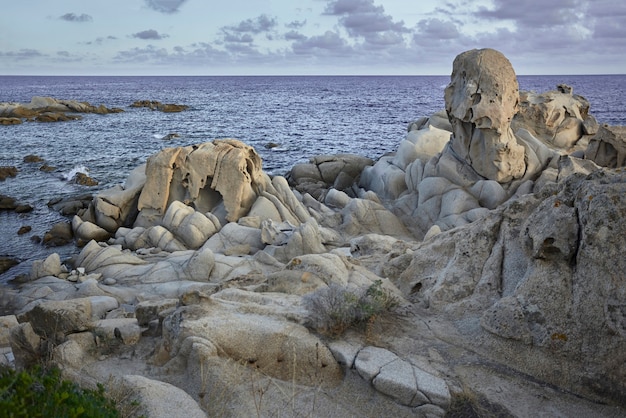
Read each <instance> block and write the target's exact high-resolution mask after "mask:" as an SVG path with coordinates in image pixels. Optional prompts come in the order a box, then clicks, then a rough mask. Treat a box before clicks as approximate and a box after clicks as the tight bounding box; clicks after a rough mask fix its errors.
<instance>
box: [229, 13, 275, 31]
mask: <svg viewBox="0 0 626 418" xmlns="http://www.w3.org/2000/svg"><path fill="white" fill-rule="evenodd" d="M277 24H278V23H277V22H276V18H273V17H269V16H267V15H265V14H263V15H260V16H258V17H256V18H255V19H246V20H244V21H241V22H239V24H237V25H235V26H224V27H223V28H222V30H223V31H226V32H246V33H253V34H259V33H263V32H269V31H271V30H272V29H273V28H274V27H276V25H277Z"/></svg>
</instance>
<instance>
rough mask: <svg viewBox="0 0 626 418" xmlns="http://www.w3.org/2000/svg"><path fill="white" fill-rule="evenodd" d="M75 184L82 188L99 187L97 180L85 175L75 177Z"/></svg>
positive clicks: (79, 174)
mask: <svg viewBox="0 0 626 418" xmlns="http://www.w3.org/2000/svg"><path fill="white" fill-rule="evenodd" d="M74 183H76V184H80V185H81V186H89V187H91V186H97V185H98V181H97V180H94V179H93V178H91V177H89V176H88V175H87V174H85V173H76V176H75V177H74Z"/></svg>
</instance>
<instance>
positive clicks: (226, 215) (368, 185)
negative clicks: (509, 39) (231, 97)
mask: <svg viewBox="0 0 626 418" xmlns="http://www.w3.org/2000/svg"><path fill="white" fill-rule="evenodd" d="M559 89H560V90H557V91H555V92H549V94H545V95H531V94H528V95H522V97H521V104H520V105H521V107H522V108H523V110H522V113H523V114H521V115H519V114H518V115H519V116H513V115H515V112H516V110H517V106H518V101H519V100H520V98H519V97H518V96H517V94H518V93H517V82H516V80H515V75H514V72H513V70H512V68H510V63H509V62H508V60H506V58H504V57H503V56H502V55H501V54H499V53H497V52H496V51H493V50H481V51H469V52H468V53H464V54H462V55H461V56H459V58H458V59H457V60H456V61H455V66H454V73H453V76H452V80H451V83H450V86H449V87H448V88H447V89H446V109H447V112H446V113H441V112H440V113H437V114H435V115H432V116H431V117H429V118H422V119H420V120H417V121H416V122H414V123H412V124H411V125H410V127H409V132H408V134H407V136H406V138H405V140H404V141H402V142H401V143H400V145H399V147H398V151H397V152H396V153H395V154H394V155H387V156H384V157H382V158H381V159H379V160H378V161H377V162H376V163H375V164H374V165H369V164H361V162H363V161H361V160H360V159H357V160H358V161H357V163H355V164H354V165H350V163H347V162H346V160H345V156H336V157H328V158H322V157H319V158H317V159H315V160H314V161H316V162H315V163H312V164H310V165H306V164H305V165H302V166H300V167H298V168H297V169H295V170H294V171H292V175H293V178H292V179H291V180H292V181H296V182H298V181H300V180H302V181H301V182H300V183H299V184H300V186H303V187H300V186H298V185H296V188H298V187H300V188H299V189H298V190H295V191H294V190H292V189H291V188H290V186H289V183H288V181H287V180H286V179H285V178H283V177H280V176H276V177H274V178H271V179H270V177H269V176H268V175H266V174H265V173H263V171H262V169H261V161H260V158H259V157H258V155H257V154H256V152H255V151H254V150H253V149H252V148H250V147H248V146H246V145H244V144H242V143H240V142H238V141H236V140H216V141H213V142H208V143H204V144H199V145H194V146H189V147H181V148H168V149H164V150H163V151H162V152H161V153H159V154H157V155H155V156H153V157H152V158H151V159H150V161H149V162H148V164H147V165H146V166H142V167H139V168H138V169H137V170H135V171H134V172H133V173H132V174H131V175H130V176H129V178H128V180H127V182H126V184H125V185H124V186H123V187H116V188H113V189H110V190H107V191H103V192H100V193H98V194H97V195H96V196H94V198H93V201H92V203H91V204H90V205H89V208H87V209H83V210H79V211H77V215H78V216H77V217H76V218H74V219H75V221H74V225H73V226H74V228H73V229H74V232H75V234H76V236H77V237H78V238H79V241H86V240H88V239H91V238H93V239H95V240H91V241H89V242H88V243H87V244H86V245H85V247H84V248H83V249H82V250H81V252H80V254H79V255H77V256H75V257H74V258H73V259H72V262H71V264H72V265H71V267H70V266H64V265H62V264H61V260H60V257H59V256H58V255H53V256H50V257H48V259H46V260H45V261H41V262H36V263H34V265H33V268H32V271H31V280H30V281H26V282H24V283H21V284H20V285H19V287H17V288H16V289H7V292H6V296H5V295H4V294H3V295H1V296H2V298H0V302H2V301H4V302H5V303H6V304H7V306H9V304H8V301H9V300H10V302H11V304H10V306H11V311H10V313H15V314H16V316H15V317H9V319H7V320H6V321H4V322H3V320H0V324H4V323H6V324H8V325H6V326H5V328H6V329H10V330H9V331H8V335H9V337H8V339H9V340H10V341H9V342H10V345H11V349H10V350H12V351H11V352H12V353H15V363H16V364H17V365H18V366H20V367H21V366H24V365H27V364H32V363H35V362H37V361H40V359H41V356H42V355H43V354H44V353H46V355H47V356H49V357H50V358H51V359H52V360H53V361H54V362H55V363H57V364H59V365H61V366H62V367H63V368H64V372H65V373H66V374H68V375H69V376H72V377H73V378H75V379H77V380H81V381H82V380H85V381H87V382H91V383H93V382H94V381H103V380H107V379H109V378H110V377H111V376H113V377H115V378H117V379H122V380H124V379H126V380H127V381H129V375H130V376H134V377H132V378H130V383H131V384H130V386H128V388H129V389H128V391H130V392H134V391H135V390H138V391H139V392H140V393H142V395H141V399H143V402H145V407H146V408H147V409H146V411H152V412H150V413H155V414H161V413H163V414H168V415H169V414H171V413H172V412H171V409H167V408H169V407H170V406H171V405H163V404H162V403H160V402H157V400H155V396H152V395H151V396H146V397H144V395H143V392H144V391H145V392H147V393H152V394H153V395H154V394H155V393H156V394H158V395H157V396H156V397H157V398H158V397H163V396H166V395H165V394H166V393H168V394H172V395H167V396H172V399H173V401H172V405H180V406H179V407H178V408H179V409H180V410H177V411H176V413H179V412H180V411H182V410H185V411H189V412H185V414H187V413H188V414H190V415H191V416H193V414H196V413H197V412H198V405H199V406H200V407H201V408H202V409H203V410H204V411H206V412H207V413H208V414H209V415H211V416H254V415H263V416H265V415H267V416H273V415H279V414H280V415H289V414H291V415H294V416H296V415H301V414H302V411H307V413H308V412H309V411H314V412H312V413H314V414H317V415H319V416H352V415H359V416H398V417H404V416H406V417H408V416H432V417H442V416H445V415H446V413H448V412H450V413H454V412H458V411H459V408H461V409H462V408H463V406H462V405H459V404H460V403H461V404H462V402H470V403H473V404H474V405H475V406H476V407H478V408H481V409H482V410H484V411H486V412H485V413H486V414H487V413H489V414H492V415H495V416H536V415H541V414H545V413H546V411H549V413H550V414H551V415H555V416H599V417H613V416H623V415H624V411H625V408H626V399H625V398H624V393H626V386H625V383H624V382H626V368H625V366H624V365H625V364H626V322H625V320H624V317H625V315H626V308H625V307H626V293H625V291H624V289H626V283H624V277H625V276H624V272H625V271H626V264H624V263H625V261H624V257H623V254H622V253H623V249H624V248H625V247H626V242H625V240H626V238H625V237H626V230H625V228H626V223H624V222H623V219H624V218H625V217H626V200H625V199H626V198H625V196H626V173H624V172H623V171H622V170H621V169H619V168H618V169H613V168H607V167H601V166H599V165H598V162H602V163H604V164H605V165H610V166H615V167H618V166H619V165H620V164H618V162H619V161H621V160H622V158H621V157H620V156H621V155H622V154H621V153H622V151H621V148H620V145H619V141H617V138H618V136H619V132H620V131H619V129H617V130H616V129H613V128H610V127H604V128H599V131H598V134H597V135H596V139H597V141H596V140H591V141H590V145H589V148H588V154H587V155H588V157H587V159H580V158H577V157H576V156H582V155H583V153H582V152H581V149H583V148H584V147H585V146H586V140H587V139H588V138H587V137H589V136H590V135H592V133H593V132H594V130H595V129H596V128H595V127H594V123H593V122H594V121H593V119H592V117H591V116H590V115H589V114H588V104H587V103H586V101H585V100H584V99H583V98H580V97H579V96H575V95H573V94H572V92H571V90H570V89H568V88H567V87H566V86H561V87H559ZM553 102H554V103H553ZM553 105H558V106H553ZM605 131H606V132H605ZM579 135H580V136H579ZM611 135H613V136H611ZM602 144H603V145H602ZM609 144H613V145H611V146H610V147H609ZM594 147H595V148H594ZM611 147H613V149H611ZM594 149H596V150H597V152H596V151H593V150H594ZM574 150H575V151H574ZM572 152H575V154H574V155H571V153H572ZM594 153H595V154H594ZM592 154H593V156H592ZM359 161H360V162H359ZM594 161H595V162H594ZM613 162H615V165H614V164H613ZM359 176H360V180H358V179H359ZM349 178H351V179H352V180H349ZM294 179H295V180H294ZM311 179H312V180H311ZM357 181H358V182H359V183H356V182H357ZM350 182H352V184H349V183H350ZM292 184H293V183H292ZM318 186H319V187H318ZM309 193H311V194H309ZM83 228H86V231H83ZM99 234H102V235H99ZM107 234H110V235H112V236H113V238H107ZM422 238H423V239H422ZM96 240H99V241H100V242H96ZM374 284H375V285H376V286H374ZM333 288H345V289H347V290H353V291H357V292H359V291H360V292H374V293H375V292H380V293H378V295H379V297H381V295H383V294H384V295H387V296H388V297H393V298H395V301H396V305H397V307H396V308H395V310H394V311H393V312H392V313H388V314H382V313H381V314H378V315H375V316H374V317H372V318H371V319H370V320H368V321H367V322H366V323H363V322H361V323H358V324H357V325H356V326H354V327H352V328H350V329H349V330H348V331H347V332H346V333H345V334H344V335H342V336H339V337H336V338H334V339H330V338H327V337H323V336H319V335H316V334H314V333H313V332H312V331H311V330H309V329H307V328H306V327H305V326H304V325H303V324H309V323H310V321H309V320H310V315H311V312H310V311H309V310H308V309H311V308H310V306H309V305H308V304H307V300H308V299H304V300H303V297H305V298H310V297H312V296H311V295H312V294H313V295H319V294H329V293H330V292H328V293H324V292H317V293H312V292H315V291H317V290H324V289H333ZM372 289H373V290H372ZM370 296H371V294H370ZM346 297H348V298H351V297H354V298H356V296H354V294H353V296H346ZM346 300H347V299H345V298H344V300H339V301H335V302H337V303H336V304H335V305H332V304H330V305H328V306H330V308H329V310H330V309H331V308H333V309H336V310H337V313H336V314H337V315H346V314H347V313H346V312H343V311H342V310H341V308H342V307H343V308H345V306H348V304H346V303H345V302H346ZM370 300H371V299H370ZM361 308H363V309H372V307H371V306H365V307H361ZM12 318H15V319H16V320H18V321H19V322H20V323H19V324H16V323H15V320H13V319H12ZM320 329H321V328H320ZM2 335H3V331H2V325H0V349H2V348H3V347H1V346H2V344H6V341H5V340H6V338H5V340H2ZM4 335H5V336H6V335H7V331H6V330H5V331H4ZM2 341H5V342H4V343H3V342H2ZM50 341H53V342H54V343H55V346H54V347H51V346H50V345H49V342H50ZM4 349H5V350H6V349H7V348H4ZM0 354H2V352H0ZM5 358H8V357H6V356H5ZM0 360H2V358H1V357H0ZM120 381H121V380H120ZM157 381H158V382H157ZM159 382H161V383H163V382H165V383H168V384H169V385H174V386H176V387H177V388H179V389H180V390H184V393H181V392H180V391H179V390H176V389H175V390H173V391H172V387H171V386H168V385H165V383H163V384H161V383H159ZM151 408H153V409H151ZM159 408H163V409H159ZM187 408H188V409H187ZM155 411H166V412H155Z"/></svg>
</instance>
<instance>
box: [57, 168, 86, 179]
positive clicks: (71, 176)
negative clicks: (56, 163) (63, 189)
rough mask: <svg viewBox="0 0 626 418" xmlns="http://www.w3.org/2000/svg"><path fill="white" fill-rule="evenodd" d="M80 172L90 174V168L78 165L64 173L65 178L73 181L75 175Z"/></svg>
mask: <svg viewBox="0 0 626 418" xmlns="http://www.w3.org/2000/svg"><path fill="white" fill-rule="evenodd" d="M78 173H83V174H87V175H88V174H89V168H87V167H85V166H84V165H77V166H75V167H74V168H72V169H71V170H70V171H69V172H68V173H64V174H63V180H66V181H71V180H73V179H74V177H76V175H77V174H78Z"/></svg>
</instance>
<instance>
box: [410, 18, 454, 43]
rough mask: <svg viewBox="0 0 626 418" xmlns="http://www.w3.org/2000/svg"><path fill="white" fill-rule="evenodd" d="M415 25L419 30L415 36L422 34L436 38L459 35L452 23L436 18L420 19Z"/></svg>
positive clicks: (449, 37)
mask: <svg viewBox="0 0 626 418" xmlns="http://www.w3.org/2000/svg"><path fill="white" fill-rule="evenodd" d="M417 27H418V29H419V32H418V33H417V34H416V36H424V37H426V38H432V39H437V40H442V39H456V38H458V37H460V36H461V34H460V32H459V30H458V29H457V27H456V25H455V24H454V23H452V22H450V21H443V20H441V19H437V18H431V19H423V20H420V21H419V22H418V24H417Z"/></svg>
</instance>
